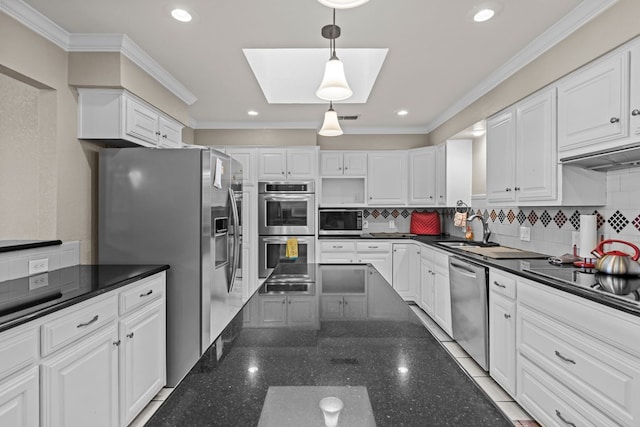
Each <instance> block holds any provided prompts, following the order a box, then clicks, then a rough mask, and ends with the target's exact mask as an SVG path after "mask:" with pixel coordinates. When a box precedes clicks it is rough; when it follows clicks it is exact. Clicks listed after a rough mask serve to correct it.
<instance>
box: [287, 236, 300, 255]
mask: <svg viewBox="0 0 640 427" xmlns="http://www.w3.org/2000/svg"><path fill="white" fill-rule="evenodd" d="M284 256H285V257H286V258H289V259H295V258H298V238H297V237H289V238H288V239H287V249H286V251H285V255H284Z"/></svg>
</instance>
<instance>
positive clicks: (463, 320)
mask: <svg viewBox="0 0 640 427" xmlns="http://www.w3.org/2000/svg"><path fill="white" fill-rule="evenodd" d="M488 277H489V269H488V268H486V267H483V266H481V265H478V264H474V263H472V262H469V261H465V260H462V259H460V258H456V257H449V280H450V283H451V321H452V330H453V339H455V340H456V341H457V342H458V344H460V345H461V346H462V348H464V349H465V350H466V352H467V353H469V356H471V357H473V358H474V359H475V361H476V362H478V364H479V365H480V366H481V367H482V369H484V370H485V371H487V370H488V369H489V300H488V290H489V284H488Z"/></svg>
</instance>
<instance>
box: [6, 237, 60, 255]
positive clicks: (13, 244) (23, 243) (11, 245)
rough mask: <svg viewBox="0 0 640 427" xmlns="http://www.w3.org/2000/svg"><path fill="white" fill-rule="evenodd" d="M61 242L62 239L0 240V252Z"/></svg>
mask: <svg viewBox="0 0 640 427" xmlns="http://www.w3.org/2000/svg"><path fill="white" fill-rule="evenodd" d="M61 244H62V240H0V253H1V252H11V251H20V250H23V249H32V248H42V247H45V246H56V245H61Z"/></svg>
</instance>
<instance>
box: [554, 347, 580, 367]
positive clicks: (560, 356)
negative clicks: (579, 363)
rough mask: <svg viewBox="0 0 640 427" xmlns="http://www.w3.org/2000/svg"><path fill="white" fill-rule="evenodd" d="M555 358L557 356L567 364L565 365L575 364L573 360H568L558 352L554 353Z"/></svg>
mask: <svg viewBox="0 0 640 427" xmlns="http://www.w3.org/2000/svg"><path fill="white" fill-rule="evenodd" d="M555 353H556V356H558V357H559V358H560V359H561V360H563V361H565V362H567V363H571V364H573V365H575V364H576V362H575V360H571V359H569V358H566V357H564V356H563V355H562V354H560V352H559V351H558V350H556V351H555Z"/></svg>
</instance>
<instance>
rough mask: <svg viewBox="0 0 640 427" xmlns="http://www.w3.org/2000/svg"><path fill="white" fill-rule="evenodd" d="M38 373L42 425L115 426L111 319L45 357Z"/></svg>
mask: <svg viewBox="0 0 640 427" xmlns="http://www.w3.org/2000/svg"><path fill="white" fill-rule="evenodd" d="M41 372H42V406H41V407H42V423H43V426H44V427H76V426H77V427H84V426H88V425H91V426H98V427H101V426H104V427H116V426H118V425H119V418H118V328H117V325H116V323H115V321H114V322H112V323H111V324H109V325H107V326H106V327H104V328H103V329H101V330H100V331H98V332H96V333H95V334H94V335H92V336H90V337H88V338H85V339H82V340H80V341H79V342H77V343H74V344H73V345H71V346H69V347H68V348H66V349H65V350H62V351H60V352H59V353H57V354H55V355H53V356H51V357H49V358H47V359H45V360H44V361H43V362H42V364H41Z"/></svg>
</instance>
